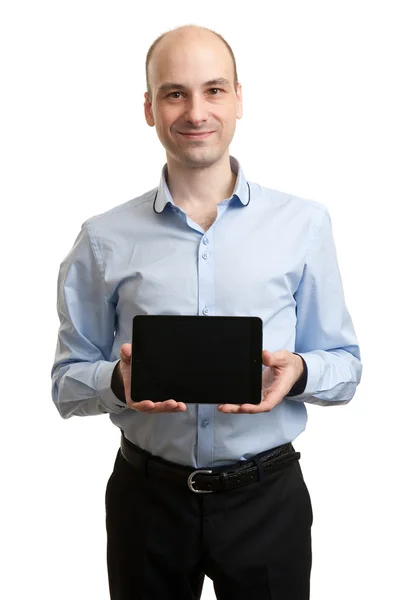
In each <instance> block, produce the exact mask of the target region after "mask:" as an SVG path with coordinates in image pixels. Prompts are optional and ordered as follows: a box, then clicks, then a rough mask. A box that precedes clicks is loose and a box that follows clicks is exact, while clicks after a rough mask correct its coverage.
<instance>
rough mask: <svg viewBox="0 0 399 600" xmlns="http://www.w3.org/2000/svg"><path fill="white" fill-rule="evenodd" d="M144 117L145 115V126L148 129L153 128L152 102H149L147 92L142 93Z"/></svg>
mask: <svg viewBox="0 0 399 600" xmlns="http://www.w3.org/2000/svg"><path fill="white" fill-rule="evenodd" d="M144 115H145V120H146V121H147V124H148V125H149V126H150V127H154V125H155V121H154V115H153V112H152V102H151V100H150V96H149V94H148V92H145V93H144Z"/></svg>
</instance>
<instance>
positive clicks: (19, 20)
mask: <svg viewBox="0 0 399 600" xmlns="http://www.w3.org/2000/svg"><path fill="white" fill-rule="evenodd" d="M394 4H396V3H394V2H392V3H389V2H384V1H381V0H380V1H378V2H367V1H366V2H354V1H350V0H346V1H345V2H338V1H334V2H332V1H331V2H323V1H319V2H300V1H297V2H284V1H280V2H270V1H263V2H259V3H257V2H251V1H248V0H246V1H245V2H233V1H231V0H230V1H228V2H221V1H219V2H215V0H212V1H207V0H201V1H200V2H187V1H184V2H178V1H174V0H169V1H168V2H165V3H162V4H160V5H159V6H157V5H156V4H155V3H148V4H147V3H145V2H141V3H135V2H127V1H114V2H103V1H99V0H97V1H96V2H94V1H93V2H92V1H88V0H79V2H77V1H75V0H73V1H72V0H69V1H68V2H66V1H65V2H62V1H54V0H53V1H51V2H50V1H48V2H45V1H43V0H42V1H40V0H38V1H36V2H28V1H26V2H18V1H15V0H14V1H13V2H11V1H9V2H4V3H3V4H2V8H1V13H0V56H1V87H2V91H1V97H0V102H1V113H0V117H1V140H0V144H1V157H0V158H1V163H0V164H1V181H0V184H1V196H0V197H1V234H2V235H1V239H0V242H1V257H2V263H1V303H2V306H1V308H2V311H1V314H2V344H1V353H2V356H1V368H2V376H1V382H2V393H1V407H2V408H1V411H2V413H1V425H0V427H1V429H0V439H1V460H2V466H1V473H2V478H1V480H2V493H1V510H0V515H1V520H2V523H1V536H0V538H1V542H0V543H1V546H2V550H1V552H2V559H1V564H2V571H3V573H2V576H1V579H0V596H1V597H2V598H4V599H7V600H17V599H18V600H20V599H21V598H41V599H47V598H51V599H57V600H67V599H68V600H69V599H70V598H72V597H73V598H75V599H76V600H87V599H88V598H90V599H91V598H93V599H94V598H95V599H96V600H106V599H107V598H108V597H109V596H108V583H107V574H106V554H105V552H106V535H105V511H104V491H105V486H106V482H107V480H108V477H109V475H110V473H111V470H112V467H113V462H114V458H115V454H116V450H117V447H118V442H119V431H118V430H117V429H116V428H115V427H114V426H113V425H112V424H111V423H110V421H109V420H108V417H107V416H105V415H104V416H98V417H91V418H78V417H74V418H72V419H69V420H66V421H64V420H62V419H61V417H60V416H59V414H58V412H57V410H56V408H55V406H54V405H53V404H52V400H51V396H50V369H51V367H52V361H53V357H54V351H55V344H56V336H57V331H58V317H57V314H56V279H57V275H58V268H59V265H60V262H61V260H62V259H63V258H64V257H65V255H66V254H67V253H68V251H69V250H70V248H71V246H72V244H73V242H74V240H75V238H76V236H77V234H78V232H79V230H80V226H81V224H82V223H83V221H84V220H85V219H87V218H89V217H90V216H92V215H95V214H99V213H101V212H103V211H105V210H107V209H109V208H111V207H113V206H115V205H117V204H121V203H122V202H125V201H127V200H129V199H131V198H134V197H135V196H138V195H141V194H142V193H144V192H145V191H147V190H149V189H151V188H153V187H155V186H156V185H157V184H158V181H159V175H160V169H161V167H162V165H163V164H164V160H165V155H164V150H163V148H162V146H161V145H160V143H159V141H158V138H157V137H156V133H155V130H154V129H150V128H149V127H148V126H147V125H146V123H145V120H144V116H143V100H144V91H145V76H144V73H145V72H144V61H145V54H146V51H147V49H148V47H149V46H150V44H151V43H152V41H153V40H154V39H155V38H156V37H157V36H158V35H159V34H160V33H162V32H164V31H165V30H167V29H170V28H173V27H175V26H178V25H182V24H187V23H195V24H199V25H205V26H208V27H211V28H213V29H215V30H216V31H218V32H220V33H221V34H222V35H224V36H225V38H226V39H227V41H228V42H229V43H230V44H231V45H232V47H233V50H234V51H235V53H236V58H237V66H238V75H239V80H240V81H241V83H242V85H243V95H244V117H243V119H242V120H241V121H239V122H238V124H237V132H236V136H235V138H234V141H233V144H232V146H231V154H233V156H236V157H237V158H238V159H239V160H240V162H241V164H242V166H243V169H244V173H245V175H246V177H247V178H248V179H249V180H252V181H257V182H258V183H261V184H263V185H265V186H267V187H272V188H276V189H279V190H283V191H286V192H290V193H293V194H295V195H298V196H303V197H305V198H311V199H314V200H317V201H319V202H322V203H324V204H326V205H327V206H328V208H329V211H330V214H331V217H332V222H333V230H334V236H335V241H336V245H337V252H338V258H339V263H340V268H341V273H342V278H343V281H344V288H345V297H346V301H347V305H348V308H349V310H350V312H351V315H352V318H353V321H354V325H355V329H356V332H357V335H358V338H359V343H360V348H361V352H362V359H363V364H364V371H363V379H362V382H361V384H360V386H359V388H358V390H357V393H356V395H355V398H354V399H353V401H352V402H351V403H350V404H349V405H347V406H342V407H337V408H322V407H309V422H308V428H307V431H306V432H305V433H304V434H302V435H301V436H300V438H298V440H297V441H296V447H297V449H299V450H300V451H301V452H302V461H301V463H302V468H303V471H304V475H305V479H306V481H307V483H308V487H309V490H310V493H311V496H312V499H313V509H314V526H313V551H314V563H313V571H312V600H333V599H334V600H336V598H339V599H340V600H353V599H358V598H359V599H360V598H362V600H366V599H375V598H384V599H391V598H392V599H394V598H398V597H399V583H398V579H397V559H398V550H397V545H398V533H399V531H398V529H399V528H398V517H397V514H398V506H399V497H398V492H397V482H396V479H397V473H398V458H397V443H396V439H395V438H396V435H397V430H398V417H399V412H398V402H399V399H398V369H397V354H396V340H397V337H398V326H397V325H398V320H397V296H396V289H397V273H398V266H397V262H398V258H399V252H398V244H397V231H398V226H397V220H396V215H397V203H398V200H399V194H398V187H399V186H398V178H397V175H398V173H397V171H398V164H399V162H398V158H399V157H398V134H399V127H398V106H399V95H398V90H397V87H396V86H397V85H398V56H399V47H398V41H397V40H398V36H397V31H398V20H397V18H396V17H395V10H394ZM137 518H138V519H139V518H140V515H139V514H138V515H137ZM133 560H134V556H132V561H133ZM214 597H215V596H214V592H213V588H212V582H211V581H210V580H209V579H206V581H205V586H204V591H203V598H204V599H205V600H207V599H208V600H210V599H212V598H214Z"/></svg>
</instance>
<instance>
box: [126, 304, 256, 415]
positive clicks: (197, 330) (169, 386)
mask: <svg viewBox="0 0 399 600" xmlns="http://www.w3.org/2000/svg"><path fill="white" fill-rule="evenodd" d="M131 378H132V380H131V398H132V400H133V402H139V401H140V400H152V401H154V402H159V401H163V400H168V399H169V398H173V399H174V400H176V401H177V402H184V403H186V404H187V403H200V404H203V403H207V404H209V403H215V404H220V403H229V404H244V403H247V402H249V403H254V404H258V403H259V402H260V399H261V379H262V320H261V319H260V318H259V317H219V316H216V317H212V316H211V317H209V316H207V317H200V316H181V315H138V316H136V317H134V318H133V328H132V373H131Z"/></svg>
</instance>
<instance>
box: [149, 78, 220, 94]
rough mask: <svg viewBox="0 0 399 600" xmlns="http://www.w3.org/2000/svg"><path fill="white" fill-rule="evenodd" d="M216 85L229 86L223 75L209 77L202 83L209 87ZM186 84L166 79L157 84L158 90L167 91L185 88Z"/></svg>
mask: <svg viewBox="0 0 399 600" xmlns="http://www.w3.org/2000/svg"><path fill="white" fill-rule="evenodd" d="M216 85H224V86H230V81H229V80H228V79H225V78H224V77H218V78H217V79H210V80H209V81H206V82H205V83H203V84H202V86H203V87H210V86H216ZM185 89H187V86H185V85H182V84H181V83H173V81H167V82H165V83H163V84H162V85H160V86H159V88H158V91H159V92H167V91H168V90H185Z"/></svg>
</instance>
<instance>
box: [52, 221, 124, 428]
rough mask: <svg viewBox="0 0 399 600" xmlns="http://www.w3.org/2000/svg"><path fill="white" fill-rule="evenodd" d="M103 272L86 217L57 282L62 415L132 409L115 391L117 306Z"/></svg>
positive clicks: (55, 371) (56, 380) (57, 397)
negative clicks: (113, 354) (113, 379)
mask: <svg viewBox="0 0 399 600" xmlns="http://www.w3.org/2000/svg"><path fill="white" fill-rule="evenodd" d="M103 273H104V267H103V264H102V262H101V254H100V251H99V248H98V246H97V245H96V242H95V240H94V238H93V237H92V236H91V235H90V222H89V221H86V222H85V223H84V224H83V225H82V229H81V231H80V233H79V235H78V236H77V238H76V240H75V243H74V245H73V247H72V249H71V251H70V252H69V254H68V255H67V257H66V258H65V259H64V260H63V262H62V263H61V265H60V270H59V275H58V283H57V291H58V293H57V311H58V316H59V319H60V327H59V332H58V340H57V346H56V351H55V358H54V364H53V366H52V369H51V378H52V398H53V401H54V403H55V405H56V407H57V409H58V411H59V413H60V415H61V416H62V417H63V418H69V417H71V416H73V415H79V416H86V415H96V414H102V413H111V412H121V411H122V410H126V409H127V407H126V404H125V403H124V402H121V401H120V399H119V398H118V397H117V396H116V395H115V394H114V392H113V391H112V389H111V378H112V374H113V371H114V368H115V365H116V364H117V363H118V361H117V360H115V361H112V362H110V361H109V358H110V354H111V349H112V345H113V341H114V328H115V306H114V305H113V304H112V303H110V302H109V300H108V297H107V290H106V286H105V283H104V277H103Z"/></svg>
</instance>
